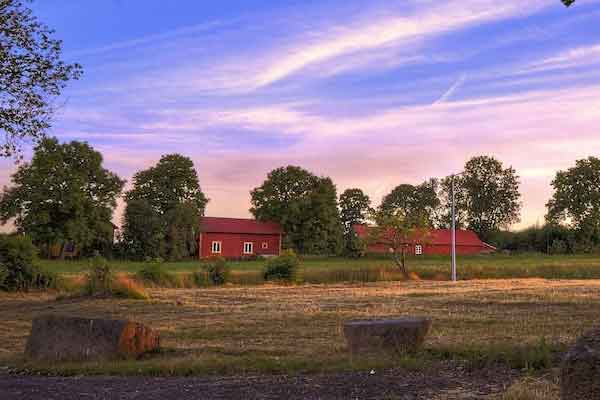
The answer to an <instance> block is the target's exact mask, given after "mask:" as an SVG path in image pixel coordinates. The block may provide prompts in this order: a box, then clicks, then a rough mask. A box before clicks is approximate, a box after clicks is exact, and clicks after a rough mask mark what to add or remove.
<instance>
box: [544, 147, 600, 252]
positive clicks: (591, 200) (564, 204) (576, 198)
mask: <svg viewBox="0 0 600 400" xmlns="http://www.w3.org/2000/svg"><path fill="white" fill-rule="evenodd" d="M552 187H553V188H554V194H553V195H552V199H550V201H549V202H548V203H547V204H546V207H547V208H548V214H547V215H546V219H547V221H548V222H549V223H551V224H553V225H558V224H566V225H567V226H569V227H570V228H572V229H574V230H575V231H576V232H577V235H578V237H579V241H580V242H582V243H581V244H583V242H590V243H589V244H590V245H591V246H594V245H596V244H598V243H599V242H600V158H596V157H589V158H586V159H582V160H577V161H576V162H575V166H574V167H572V168H569V169H567V170H566V171H558V172H557V173H556V176H555V178H554V180H553V181H552ZM583 247H586V246H583ZM588 247H589V246H588Z"/></svg>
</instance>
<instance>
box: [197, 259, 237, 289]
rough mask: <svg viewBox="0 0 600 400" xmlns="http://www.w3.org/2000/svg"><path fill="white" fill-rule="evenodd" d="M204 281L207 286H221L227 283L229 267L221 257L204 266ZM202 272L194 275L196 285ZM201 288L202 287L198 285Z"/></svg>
mask: <svg viewBox="0 0 600 400" xmlns="http://www.w3.org/2000/svg"><path fill="white" fill-rule="evenodd" d="M205 271H206V279H207V280H208V283H209V284H213V285H223V284H225V283H227V282H228V281H229V266H228V265H227V261H226V260H225V259H224V258H223V257H213V258H211V259H209V260H208V262H207V263H206V265H205ZM202 279H203V278H202V271H201V272H200V273H196V274H195V280H196V283H199V281H200V283H201V281H202ZM198 286H202V285H198Z"/></svg>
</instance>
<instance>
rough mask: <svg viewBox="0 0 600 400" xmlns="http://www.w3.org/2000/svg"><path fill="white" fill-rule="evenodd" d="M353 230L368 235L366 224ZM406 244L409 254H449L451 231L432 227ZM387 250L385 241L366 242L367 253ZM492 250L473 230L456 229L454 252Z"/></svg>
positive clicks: (488, 251) (484, 252)
mask: <svg viewBox="0 0 600 400" xmlns="http://www.w3.org/2000/svg"><path fill="white" fill-rule="evenodd" d="M354 231H355V232H356V234H357V235H358V237H359V238H361V239H367V238H368V236H369V227H368V226H366V225H355V226H354ZM406 245H407V246H409V247H410V249H409V251H408V253H409V254H414V255H423V254H442V255H450V253H451V248H452V231H451V230H450V229H432V230H430V231H429V232H428V234H427V235H425V236H423V237H422V238H419V237H412V238H409V240H407V243H406ZM389 251H390V249H389V246H388V245H386V244H385V243H377V242H375V243H368V244H367V253H388V252H389ZM494 251H496V248H495V247H494V246H492V245H490V244H487V243H485V242H483V241H482V240H481V239H479V237H478V236H477V234H476V233H475V232H473V231H469V230H463V229H457V230H456V254H487V253H493V252H494Z"/></svg>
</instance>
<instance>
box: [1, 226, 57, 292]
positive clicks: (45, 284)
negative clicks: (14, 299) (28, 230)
mask: <svg viewBox="0 0 600 400" xmlns="http://www.w3.org/2000/svg"><path fill="white" fill-rule="evenodd" d="M36 258H37V249H36V247H35V246H34V245H33V243H32V242H31V239H30V238H29V237H27V236H21V235H0V288H2V289H4V290H24V291H26V290H30V289H47V288H50V287H54V286H56V285H57V281H58V278H57V276H56V275H55V274H53V273H50V272H49V271H46V270H44V269H42V268H40V267H39V266H37V265H35V262H36Z"/></svg>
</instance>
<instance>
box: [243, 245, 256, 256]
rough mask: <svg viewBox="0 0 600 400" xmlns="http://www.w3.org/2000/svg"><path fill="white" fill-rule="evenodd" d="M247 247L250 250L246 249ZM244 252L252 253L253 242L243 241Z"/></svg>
mask: <svg viewBox="0 0 600 400" xmlns="http://www.w3.org/2000/svg"><path fill="white" fill-rule="evenodd" d="M248 248H249V249H250V251H247V249H248ZM244 254H254V243H252V242H244Z"/></svg>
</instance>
